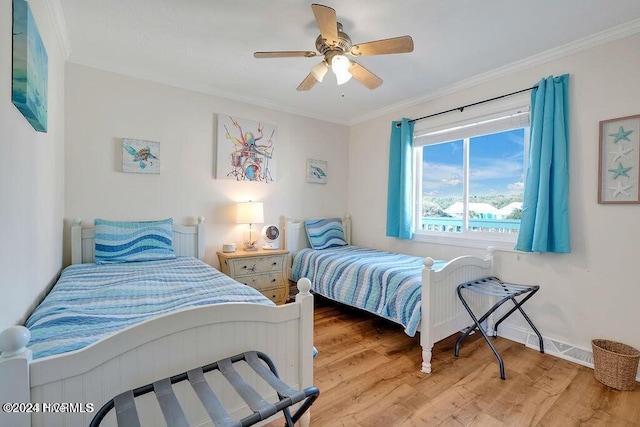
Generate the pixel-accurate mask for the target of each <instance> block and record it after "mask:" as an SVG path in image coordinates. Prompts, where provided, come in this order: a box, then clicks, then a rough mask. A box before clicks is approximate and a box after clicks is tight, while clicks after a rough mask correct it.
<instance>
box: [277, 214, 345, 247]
mask: <svg viewBox="0 0 640 427" xmlns="http://www.w3.org/2000/svg"><path fill="white" fill-rule="evenodd" d="M309 219H321V218H309ZM304 221H305V220H304V219H303V220H300V221H293V220H292V219H291V218H285V220H284V245H285V246H284V248H285V249H286V250H288V251H289V252H291V253H293V252H295V251H299V250H300V249H303V248H308V247H309V239H307V232H306V231H305V229H304ZM342 228H343V229H344V238H345V239H346V240H347V243H348V244H351V215H345V216H344V217H343V218H342Z"/></svg>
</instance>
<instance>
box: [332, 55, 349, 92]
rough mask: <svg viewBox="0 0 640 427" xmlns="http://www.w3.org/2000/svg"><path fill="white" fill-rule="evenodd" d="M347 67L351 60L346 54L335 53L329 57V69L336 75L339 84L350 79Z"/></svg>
mask: <svg viewBox="0 0 640 427" xmlns="http://www.w3.org/2000/svg"><path fill="white" fill-rule="evenodd" d="M349 67H351V61H349V58H347V57H346V56H344V55H335V56H334V57H333V58H331V70H332V71H333V73H334V74H335V75H336V79H337V81H338V84H339V85H341V84H345V83H346V82H348V81H349V80H350V79H351V73H350V72H349Z"/></svg>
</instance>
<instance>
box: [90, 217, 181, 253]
mask: <svg viewBox="0 0 640 427" xmlns="http://www.w3.org/2000/svg"><path fill="white" fill-rule="evenodd" d="M94 226H95V253H94V258H95V262H96V264H111V263H118V262H136V261H155V260H160V259H173V258H175V257H176V254H175V252H174V251H173V219H172V218H169V219H164V220H161V221H138V222H135V221H107V220H104V219H96V220H95V221H94Z"/></svg>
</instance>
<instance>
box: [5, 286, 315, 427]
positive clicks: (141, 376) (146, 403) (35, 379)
mask: <svg viewBox="0 0 640 427" xmlns="http://www.w3.org/2000/svg"><path fill="white" fill-rule="evenodd" d="M298 288H299V290H300V292H299V294H298V295H297V297H296V302H295V303H292V304H286V305H283V306H278V307H272V306H263V305H258V304H235V303H232V304H219V305H211V306H205V307H198V308H192V309H188V310H184V311H180V312H175V313H171V314H168V315H166V316H163V317H160V318H156V319H153V320H149V321H146V322H143V323H140V324H138V325H135V326H132V327H130V328H127V329H125V330H123V331H120V332H118V333H116V334H114V335H113V336H111V337H109V338H107V339H105V340H103V341H100V342H97V343H95V344H92V345H91V346H89V347H86V348H84V349H82V350H78V351H74V352H70V353H66V354H63V355H57V356H51V357H46V358H42V359H38V360H35V361H32V362H30V350H28V349H25V348H16V347H12V346H15V345H16V344H15V343H16V342H18V341H19V339H18V340H17V341H16V339H14V338H12V337H10V335H11V334H12V333H5V332H3V335H2V337H1V338H0V345H1V346H4V347H3V348H0V350H2V351H3V353H2V357H0V400H1V401H2V403H4V402H22V403H28V404H30V405H22V406H16V408H17V409H19V410H21V411H19V413H6V412H0V425H1V426H16V427H20V426H66V427H70V426H87V425H88V424H89V422H90V421H91V419H92V418H93V415H94V413H95V412H96V411H97V410H98V409H99V408H100V407H101V406H102V405H103V404H104V403H105V402H106V401H108V400H109V399H111V398H113V397H114V396H115V395H117V394H119V393H121V392H123V391H126V390H129V389H133V388H136V387H139V386H142V385H145V384H148V383H151V382H153V381H156V380H159V379H162V378H165V377H169V376H171V375H175V374H178V373H181V372H184V371H187V370H189V369H192V368H195V367H198V366H202V365H206V364H208V363H211V362H214V361H217V360H219V359H222V358H225V357H229V356H233V355H235V354H239V353H242V352H244V351H248V350H258V351H262V352H264V353H266V354H268V355H269V356H270V357H271V359H272V360H273V361H274V363H275V364H276V366H277V368H278V371H279V374H280V377H281V378H282V379H283V380H284V381H285V382H286V383H288V384H289V385H291V386H292V387H294V388H304V387H309V386H311V385H312V383H313V366H312V363H313V355H312V353H313V297H312V296H311V294H310V293H309V288H310V283H309V281H308V280H307V279H301V280H300V281H299V282H298ZM10 353H17V354H13V355H12V354H10ZM29 362H30V363H29ZM208 379H209V381H210V383H211V385H212V388H214V389H216V393H218V392H219V397H220V398H221V401H222V402H223V404H224V405H225V407H226V408H227V409H228V410H229V414H230V415H231V416H232V417H234V418H236V419H239V418H241V417H242V416H244V415H247V414H249V413H250V411H249V410H248V409H247V408H246V405H245V404H244V402H243V401H242V400H241V399H239V398H238V397H237V395H236V394H235V393H234V392H233V391H232V390H230V389H228V388H229V387H230V386H229V385H227V384H225V383H224V382H223V381H221V378H216V377H208ZM186 387H187V388H181V387H180V384H176V386H175V393H176V396H177V397H178V399H179V401H180V403H181V405H182V407H183V408H184V410H185V413H186V414H187V417H188V421H189V423H190V424H191V425H198V426H200V425H212V423H211V421H210V419H209V417H208V415H207V413H206V411H205V409H204V408H203V407H202V405H201V404H200V403H199V401H198V399H197V398H196V396H195V394H194V393H193V392H192V390H189V389H188V386H186ZM255 388H256V389H257V390H258V391H259V392H261V393H264V394H265V396H268V397H269V395H270V394H271V395H273V394H274V392H273V391H271V389H270V388H269V387H268V386H266V384H261V383H259V382H258V381H256V384H255ZM149 396H150V395H149ZM145 397H147V396H143V397H141V398H140V399H137V400H136V404H137V406H138V412H139V415H140V420H141V422H142V424H143V425H164V418H163V417H162V414H161V413H160V411H159V410H158V408H157V403H156V402H154V400H155V399H154V398H153V397H152V396H151V397H150V398H149V399H147V400H145V399H144V398H145ZM138 400H140V402H138ZM70 403H71V404H76V405H74V406H73V408H74V412H66V413H61V412H57V413H56V412H54V411H55V410H60V408H70V406H61V405H67V404H70ZM36 404H38V405H39V406H38V409H37V411H38V412H35V409H36V406H35V405H36ZM45 404H46V405H48V406H46V409H48V410H49V411H50V412H46V413H45V412H44V409H45V407H44V405H45ZM88 404H91V405H88ZM138 404H139V405H138ZM28 409H32V410H34V412H33V413H31V414H29V413H27V410H28ZM111 412H112V413H110V414H109V415H108V416H107V418H106V419H105V422H104V423H103V425H105V426H110V425H115V414H114V413H113V411H111Z"/></svg>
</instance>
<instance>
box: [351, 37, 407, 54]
mask: <svg viewBox="0 0 640 427" xmlns="http://www.w3.org/2000/svg"><path fill="white" fill-rule="evenodd" d="M408 52H413V39H412V38H411V36H402V37H394V38H392V39H384V40H376V41H373V42H367V43H360V44H356V45H353V46H352V47H351V50H350V53H351V54H352V55H353V56H363V55H386V54H389V53H408Z"/></svg>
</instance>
